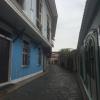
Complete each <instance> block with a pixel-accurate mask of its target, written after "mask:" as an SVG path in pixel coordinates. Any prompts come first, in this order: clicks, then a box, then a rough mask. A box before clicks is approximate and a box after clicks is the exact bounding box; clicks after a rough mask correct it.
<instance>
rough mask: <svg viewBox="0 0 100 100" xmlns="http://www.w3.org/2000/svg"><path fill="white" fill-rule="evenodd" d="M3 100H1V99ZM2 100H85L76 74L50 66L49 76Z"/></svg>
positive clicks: (34, 81)
mask: <svg viewBox="0 0 100 100" xmlns="http://www.w3.org/2000/svg"><path fill="white" fill-rule="evenodd" d="M0 100H1V99H0ZM2 100H83V99H82V95H81V91H80V89H79V86H78V84H77V81H76V78H75V74H73V73H70V72H67V71H65V70H64V69H62V68H61V67H59V66H56V65H55V66H54V65H53V66H50V67H49V73H48V75H46V76H44V77H41V78H39V79H36V80H33V81H32V82H31V83H29V84H26V85H25V86H24V87H21V88H20V89H18V90H16V91H14V92H13V93H11V94H8V95H7V96H5V97H3V98H2Z"/></svg>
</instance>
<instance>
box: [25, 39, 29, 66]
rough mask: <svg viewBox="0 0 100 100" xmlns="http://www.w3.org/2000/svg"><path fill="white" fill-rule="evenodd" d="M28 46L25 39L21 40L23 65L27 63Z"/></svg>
mask: <svg viewBox="0 0 100 100" xmlns="http://www.w3.org/2000/svg"><path fill="white" fill-rule="evenodd" d="M29 58H30V48H29V43H28V42H27V41H23V65H29Z"/></svg>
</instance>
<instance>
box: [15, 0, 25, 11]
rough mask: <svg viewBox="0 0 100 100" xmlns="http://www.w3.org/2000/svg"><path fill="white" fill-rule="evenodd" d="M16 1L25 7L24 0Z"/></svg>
mask: <svg viewBox="0 0 100 100" xmlns="http://www.w3.org/2000/svg"><path fill="white" fill-rule="evenodd" d="M16 1H17V3H18V4H19V5H20V6H21V8H22V9H24V0H16Z"/></svg>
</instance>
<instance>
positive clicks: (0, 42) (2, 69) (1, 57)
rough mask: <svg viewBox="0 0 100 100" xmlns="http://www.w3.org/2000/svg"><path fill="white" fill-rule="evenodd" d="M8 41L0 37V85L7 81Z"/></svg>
mask: <svg viewBox="0 0 100 100" xmlns="http://www.w3.org/2000/svg"><path fill="white" fill-rule="evenodd" d="M9 49H10V41H9V40H6V39H4V38H2V37H0V83H3V82H7V81H8V70H9Z"/></svg>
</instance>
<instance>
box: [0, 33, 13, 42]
mask: <svg viewBox="0 0 100 100" xmlns="http://www.w3.org/2000/svg"><path fill="white" fill-rule="evenodd" d="M0 37H1V38H4V39H6V40H9V41H12V39H11V38H9V37H7V36H5V35H2V34H0Z"/></svg>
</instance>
